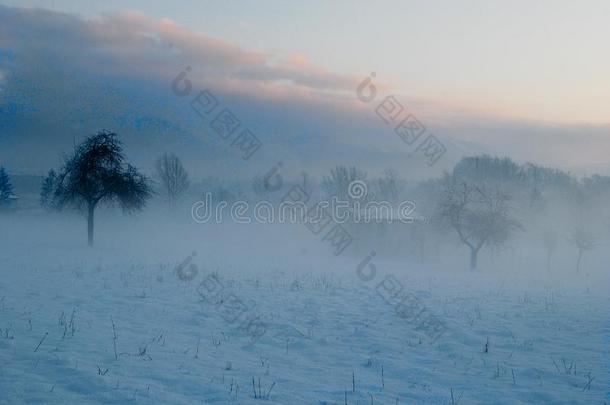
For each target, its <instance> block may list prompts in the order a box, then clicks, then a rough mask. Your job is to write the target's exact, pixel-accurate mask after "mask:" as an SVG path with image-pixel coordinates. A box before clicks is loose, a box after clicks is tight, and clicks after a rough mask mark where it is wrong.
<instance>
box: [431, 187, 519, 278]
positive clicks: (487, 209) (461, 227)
mask: <svg viewBox="0 0 610 405" xmlns="http://www.w3.org/2000/svg"><path fill="white" fill-rule="evenodd" d="M445 180H446V183H445V197H444V200H443V201H442V203H441V204H440V212H439V217H440V219H441V222H442V224H443V225H444V226H446V227H449V228H451V229H454V230H455V232H456V233H457V235H458V237H459V239H460V241H461V242H462V243H463V244H465V245H466V246H468V248H469V250H470V268H471V269H472V270H475V269H476V268H477V261H478V255H479V251H480V250H481V248H482V247H483V246H485V245H490V246H501V245H503V244H504V243H505V242H506V241H507V240H508V239H509V238H510V237H511V236H512V233H513V231H514V230H515V229H517V228H519V227H520V225H519V223H518V222H517V221H516V220H514V219H513V218H511V217H510V215H509V207H508V201H509V198H508V196H506V195H504V194H502V193H500V192H498V191H491V190H484V189H482V188H481V187H478V186H475V185H472V184H468V183H465V182H462V183H460V184H457V182H456V180H455V178H454V177H451V176H447V178H446V179H445Z"/></svg>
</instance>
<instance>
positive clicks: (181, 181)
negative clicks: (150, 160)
mask: <svg viewBox="0 0 610 405" xmlns="http://www.w3.org/2000/svg"><path fill="white" fill-rule="evenodd" d="M157 175H158V176H159V178H160V179H161V183H162V185H163V189H164V192H165V194H166V195H167V202H168V204H169V207H170V208H174V207H175V206H176V201H177V200H178V198H180V196H182V195H183V194H184V193H185V192H186V190H188V188H189V179H188V173H187V172H186V170H185V169H184V167H183V166H182V162H181V161H180V159H178V157H177V156H176V155H174V154H173V153H164V154H163V156H161V157H160V158H159V159H158V160H157Z"/></svg>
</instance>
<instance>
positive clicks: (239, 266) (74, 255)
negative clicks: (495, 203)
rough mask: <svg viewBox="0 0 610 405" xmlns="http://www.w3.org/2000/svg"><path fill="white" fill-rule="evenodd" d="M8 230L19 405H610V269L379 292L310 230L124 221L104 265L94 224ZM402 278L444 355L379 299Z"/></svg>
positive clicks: (2, 394) (389, 269)
mask: <svg viewBox="0 0 610 405" xmlns="http://www.w3.org/2000/svg"><path fill="white" fill-rule="evenodd" d="M0 220H1V221H2V222H1V224H2V226H1V227H0V246H2V248H1V250H0V274H1V275H2V277H1V278H0V403H2V404H19V403H50V404H66V403H69V404H84V403H151V404H153V403H154V404H159V403H171V404H195V403H197V404H202V403H203V404H258V403H269V404H341V405H343V404H345V403H347V404H362V405H364V404H371V403H373V404H380V405H386V404H387V405H393V404H458V403H459V404H515V403H535V404H605V403H606V402H609V401H610V396H609V394H608V388H609V387H610V369H609V368H610V361H609V359H610V357H609V354H608V348H609V343H610V341H609V337H610V330H609V322H608V319H610V318H609V316H608V315H609V312H610V311H609V309H610V305H609V303H610V302H609V295H608V286H609V283H608V279H609V277H608V272H607V271H606V272H603V271H599V270H596V271H591V272H589V273H587V272H583V274H573V273H572V272H571V271H570V270H569V269H570V267H568V266H565V268H563V267H562V270H557V272H558V273H557V274H553V275H552V276H549V274H548V273H546V272H545V271H536V272H534V271H532V269H528V268H527V267H526V266H524V265H523V264H522V261H520V260H519V258H517V259H516V261H515V263H516V264H515V268H513V269H511V270H507V269H499V268H498V269H495V268H494V269H491V268H488V269H485V268H483V269H481V271H479V272H476V273H471V272H468V271H464V270H463V266H462V265H461V263H459V265H458V264H455V265H453V266H451V265H449V266H448V265H447V264H443V265H440V264H439V265H437V266H424V265H417V264H406V263H403V262H398V261H392V260H389V259H384V258H381V257H376V258H375V266H376V268H377V270H378V274H377V275H376V278H375V279H374V280H372V281H370V282H364V281H362V280H361V279H359V278H358V277H357V276H356V269H357V266H358V264H359V263H361V261H362V260H363V259H364V258H365V256H366V255H367V254H368V253H369V252H367V251H363V252H362V253H361V254H358V253H355V254H351V255H342V256H341V257H334V256H332V255H331V254H329V253H328V247H327V246H324V244H323V243H321V242H320V241H319V240H318V239H316V238H315V237H313V236H312V235H311V234H308V233H307V231H306V230H304V229H303V228H302V227H301V228H300V227H298V226H295V228H294V229H288V228H289V226H286V227H285V229H282V230H281V232H280V231H278V232H275V231H266V232H261V229H260V228H259V227H255V226H229V225H224V226H223V225H214V226H212V225H206V226H201V225H197V224H194V223H188V224H186V222H185V223H183V224H182V225H180V229H179V230H178V229H177V228H176V229H173V228H172V229H170V227H169V226H168V225H167V224H161V223H156V222H155V221H148V220H144V219H138V218H121V219H120V222H119V223H112V224H110V223H107V224H105V223H104V221H98V224H99V225H98V228H97V234H96V236H97V245H96V247H95V248H94V249H92V250H89V249H86V248H84V247H82V245H83V243H84V237H85V235H84V230H85V229H84V226H85V224H84V221H83V220H82V219H78V220H76V219H75V220H74V221H73V222H69V221H68V225H65V223H66V219H65V218H62V217H55V218H45V217H39V218H38V219H37V220H36V221H33V220H32V219H28V218H20V217H17V218H9V217H3V218H2V219H0ZM178 222H180V221H178ZM185 224H186V225H185ZM287 232H288V233H290V234H291V235H292V236H293V238H290V237H288V236H287V235H286V233H287ZM193 251H194V252H196V255H195V256H193V257H192V263H193V264H195V265H196V270H197V274H196V275H195V277H194V278H193V279H192V280H191V281H185V280H181V279H180V278H179V277H177V274H176V271H175V268H176V265H177V264H178V263H180V262H182V261H184V260H185V259H186V258H187V257H188V255H190V254H191V253H192V252H193ZM464 263H465V262H464ZM482 267H485V266H482ZM187 270H189V271H192V270H193V268H191V267H188V266H187ZM210 275H214V277H217V278H216V280H218V282H219V283H221V284H222V286H223V287H224V289H225V291H228V292H229V293H230V294H233V296H234V297H236V298H237V299H238V300H239V302H241V303H246V304H247V305H248V308H249V312H250V313H251V314H255V315H257V316H260V318H261V319H262V320H263V321H264V325H265V330H264V334H263V335H262V336H261V337H260V338H259V339H258V340H256V341H253V339H252V336H251V334H250V333H249V332H248V331H247V330H246V329H244V328H243V327H240V326H239V323H240V321H239V320H236V321H232V320H231V319H229V320H227V316H226V315H227V314H226V313H223V312H222V310H221V309H219V308H220V307H219V306H216V305H214V303H212V302H209V301H205V300H202V296H201V294H200V292H198V291H197V288H198V286H200V283H201V282H202V281H203V280H205V279H206V277H208V278H209V277H210ZM387 275H393V276H394V277H396V279H397V280H400V282H401V283H402V285H403V286H404V288H405V289H406V290H408V291H409V292H410V293H412V294H414V295H415V296H416V297H417V298H418V300H419V301H420V302H421V303H422V305H424V306H425V308H426V310H427V311H429V312H431V313H433V314H435V315H436V317H437V318H438V319H440V320H442V322H443V324H444V325H445V327H446V329H445V330H444V333H443V334H442V335H441V336H440V337H439V338H438V339H437V340H435V341H432V340H431V339H429V338H428V336H426V334H425V333H422V331H421V330H418V328H417V325H415V324H414V323H413V322H409V321H408V320H406V319H403V318H401V317H400V316H399V315H398V314H397V312H396V311H395V309H394V308H393V307H392V306H391V305H389V304H388V303H387V302H386V301H384V299H383V298H382V297H381V296H380V295H379V294H378V289H377V288H376V287H377V286H378V284H379V283H380V282H381V281H382V280H383V279H384V278H385V277H386V276H387ZM259 387H260V388H259ZM255 397H259V398H255Z"/></svg>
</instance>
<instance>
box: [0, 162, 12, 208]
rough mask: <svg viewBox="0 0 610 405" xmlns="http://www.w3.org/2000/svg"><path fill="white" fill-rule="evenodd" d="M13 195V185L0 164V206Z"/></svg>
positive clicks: (7, 201) (6, 202)
mask: <svg viewBox="0 0 610 405" xmlns="http://www.w3.org/2000/svg"><path fill="white" fill-rule="evenodd" d="M11 195H13V185H12V184H11V179H10V178H9V177H8V174H7V173H6V170H5V169H4V167H2V166H0V206H1V205H7V204H8V203H9V200H10V197H11Z"/></svg>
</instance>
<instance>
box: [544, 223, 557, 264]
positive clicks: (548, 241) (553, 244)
mask: <svg viewBox="0 0 610 405" xmlns="http://www.w3.org/2000/svg"><path fill="white" fill-rule="evenodd" d="M558 242H559V238H558V237H557V232H555V230H553V229H545V230H544V232H542V243H543V244H544V250H545V251H546V269H547V270H551V259H552V258H553V253H555V250H556V249H557V244H558Z"/></svg>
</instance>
